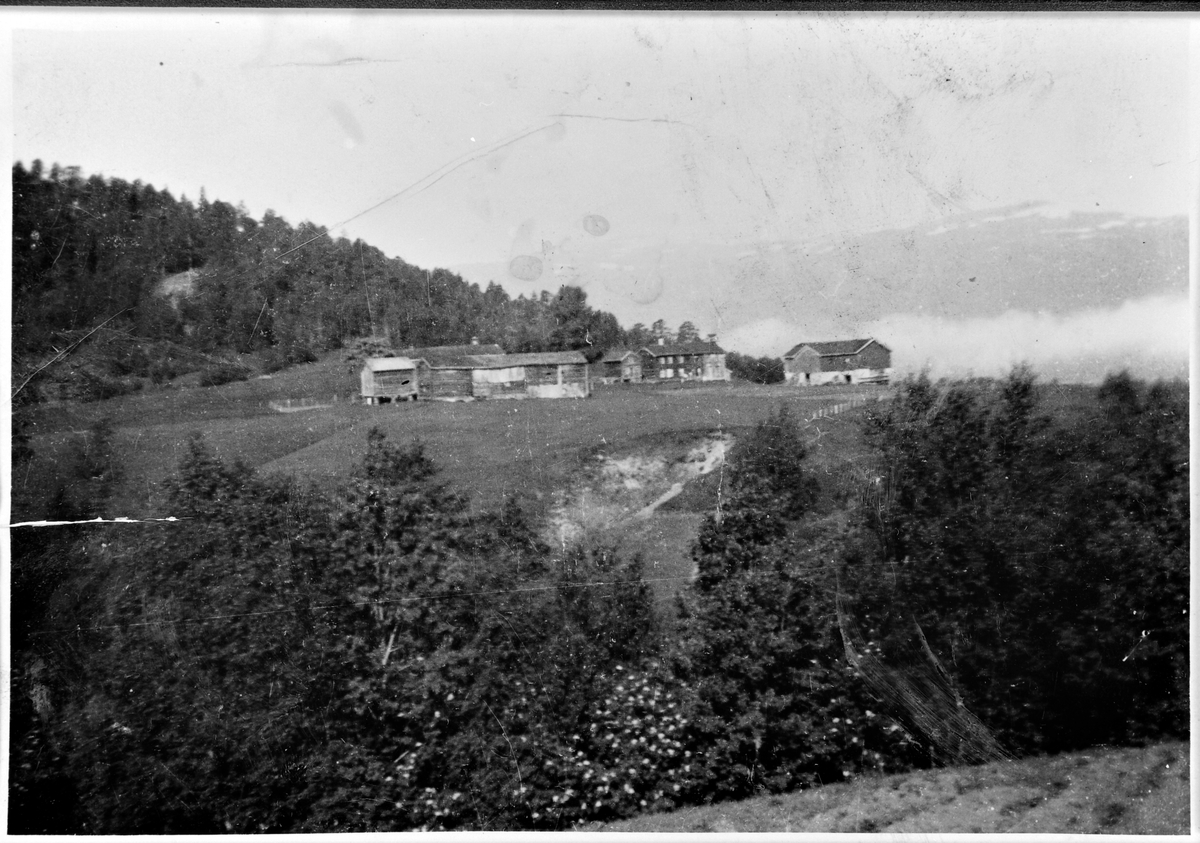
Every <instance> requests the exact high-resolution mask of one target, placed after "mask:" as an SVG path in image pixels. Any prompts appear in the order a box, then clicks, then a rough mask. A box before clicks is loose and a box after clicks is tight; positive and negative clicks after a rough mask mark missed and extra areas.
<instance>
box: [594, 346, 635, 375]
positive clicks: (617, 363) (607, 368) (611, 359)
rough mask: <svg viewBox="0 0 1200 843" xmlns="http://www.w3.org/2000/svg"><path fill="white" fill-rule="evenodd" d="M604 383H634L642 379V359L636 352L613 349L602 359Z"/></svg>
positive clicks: (601, 367) (601, 371)
mask: <svg viewBox="0 0 1200 843" xmlns="http://www.w3.org/2000/svg"><path fill="white" fill-rule="evenodd" d="M600 378H601V380H602V381H603V382H604V383H633V382H636V381H640V380H641V379H642V359H641V356H640V355H639V354H638V353H637V352H636V351H631V350H630V349H628V348H613V349H610V350H609V351H608V353H606V354H605V355H604V357H602V358H601V359H600Z"/></svg>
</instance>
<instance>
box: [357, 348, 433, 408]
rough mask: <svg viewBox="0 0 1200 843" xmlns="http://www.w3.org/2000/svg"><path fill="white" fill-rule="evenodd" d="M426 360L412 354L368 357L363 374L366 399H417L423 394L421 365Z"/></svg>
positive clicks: (376, 401)
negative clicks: (410, 355)
mask: <svg viewBox="0 0 1200 843" xmlns="http://www.w3.org/2000/svg"><path fill="white" fill-rule="evenodd" d="M424 362H425V361H423V360H414V359H412V358H411V357H369V358H367V361H366V363H365V364H364V365H363V368H362V374H361V379H362V398H363V403H365V404H391V403H393V402H395V401H416V400H417V396H418V395H419V394H420V389H419V367H420V366H421V365H422V364H423V363H424Z"/></svg>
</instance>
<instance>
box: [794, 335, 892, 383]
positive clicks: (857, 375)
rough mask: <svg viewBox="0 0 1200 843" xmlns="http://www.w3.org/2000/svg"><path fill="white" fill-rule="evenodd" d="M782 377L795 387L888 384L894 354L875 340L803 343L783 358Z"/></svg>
mask: <svg viewBox="0 0 1200 843" xmlns="http://www.w3.org/2000/svg"><path fill="white" fill-rule="evenodd" d="M783 376H784V379H785V380H786V381H787V382H788V383H790V384H793V385H794V386H820V385H822V384H830V383H863V384H866V383H874V384H886V383H888V382H889V381H890V380H891V377H892V352H891V349H889V348H888V347H887V346H885V345H884V344H883V343H881V342H879V341H878V340H875V339H861V340H834V341H832V342H807V343H805V342H802V343H799V344H797V345H796V346H794V347H793V348H792V349H790V350H789V351H788V352H787V353H786V354H784V355H783Z"/></svg>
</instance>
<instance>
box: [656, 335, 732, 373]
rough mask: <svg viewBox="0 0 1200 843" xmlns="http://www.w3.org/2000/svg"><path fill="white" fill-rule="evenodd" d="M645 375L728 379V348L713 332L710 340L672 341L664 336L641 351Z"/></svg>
mask: <svg viewBox="0 0 1200 843" xmlns="http://www.w3.org/2000/svg"><path fill="white" fill-rule="evenodd" d="M639 357H640V358H641V362H642V378H643V379H644V380H647V381H664V380H699V381H727V380H729V377H730V376H729V369H727V368H726V367H725V351H724V349H722V348H721V347H720V346H719V345H717V343H716V337H715V336H714V335H710V336H709V338H708V340H707V341H703V340H692V341H691V342H683V343H668V342H665V341H663V340H662V339H660V340H659V341H658V343H657V344H656V345H648V346H646V347H645V348H643V349H642V350H641V351H640V352H639Z"/></svg>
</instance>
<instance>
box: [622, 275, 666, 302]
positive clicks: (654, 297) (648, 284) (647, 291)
mask: <svg viewBox="0 0 1200 843" xmlns="http://www.w3.org/2000/svg"><path fill="white" fill-rule="evenodd" d="M629 292H630V295H629V297H630V298H631V299H633V300H634V301H635V302H637V303H638V304H650V303H651V302H655V301H658V297H659V296H661V295H662V292H663V280H662V277H661V276H660V275H658V273H652V274H650V275H646V276H643V277H642V278H638V279H636V280H635V281H634V282H633V287H632V289H631V290H630V291H629Z"/></svg>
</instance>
